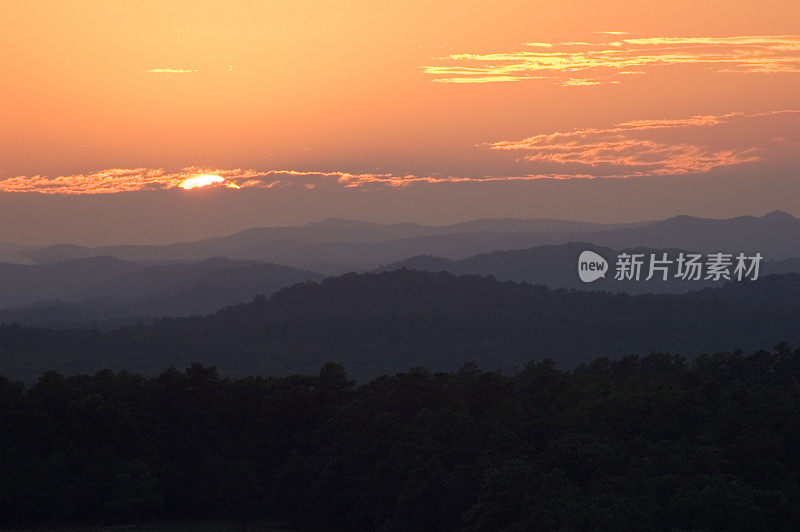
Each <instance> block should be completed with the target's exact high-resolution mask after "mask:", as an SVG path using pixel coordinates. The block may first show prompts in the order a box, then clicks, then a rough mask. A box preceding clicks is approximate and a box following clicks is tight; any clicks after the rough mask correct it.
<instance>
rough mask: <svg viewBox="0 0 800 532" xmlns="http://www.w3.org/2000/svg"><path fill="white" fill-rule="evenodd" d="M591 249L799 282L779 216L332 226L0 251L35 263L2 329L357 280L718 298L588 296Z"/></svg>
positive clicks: (7, 274) (798, 228)
mask: <svg viewBox="0 0 800 532" xmlns="http://www.w3.org/2000/svg"><path fill="white" fill-rule="evenodd" d="M587 249H588V250H594V251H596V252H597V253H599V254H600V255H603V256H605V257H607V258H608V259H609V262H613V259H614V258H615V256H616V254H617V250H621V249H626V250H628V251H631V252H640V253H645V254H648V253H657V254H660V253H663V252H668V253H669V254H670V256H673V257H674V256H677V253H678V252H679V251H680V250H687V251H698V252H713V251H726V252H730V253H737V252H739V251H743V252H748V253H752V252H756V251H758V252H761V253H762V255H763V256H764V258H765V262H764V264H763V265H762V271H761V274H762V275H766V274H769V273H787V272H798V271H800V258H795V257H800V220H798V219H796V218H794V217H792V216H790V215H788V214H786V213H782V212H773V213H770V214H768V215H766V216H762V217H748V216H744V217H739V218H732V219H727V220H710V219H702V218H693V217H688V216H679V217H675V218H670V219H668V220H664V221H660V222H652V223H642V224H621V225H620V224H616V225H614V224H612V225H604V224H591V223H583V222H571V221H563V220H549V219H534V220H517V219H487V220H475V221H471V222H464V223H460V224H454V225H450V226H443V227H432V226H423V225H416V224H389V225H382V224H375V223H370V222H360V221H353V220H341V219H330V220H325V221H323V222H318V223H312V224H307V225H305V226H303V227H282V228H281V227H278V228H260V229H251V230H247V231H242V232H240V233H236V234H234V235H231V236H228V237H222V238H213V239H207V240H202V241H198V242H190V243H182V244H173V245H168V246H110V247H109V246H107V247H100V248H88V247H81V246H74V245H66V244H65V245H59V246H49V247H45V248H26V247H23V246H15V245H11V244H8V245H0V254H4V256H8V255H9V254H11V255H13V256H14V257H16V259H17V260H20V261H26V262H28V264H0V323H20V324H28V325H48V326H65V325H68V326H77V325H86V324H87V323H91V324H93V325H98V323H97V320H116V319H125V318H128V317H131V316H139V317H154V316H186V315H191V314H208V313H211V312H213V311H215V310H217V309H219V308H221V307H223V306H226V305H232V304H236V303H242V302H247V301H250V300H252V298H253V297H255V296H256V295H259V294H267V295H268V294H270V293H272V292H274V291H275V290H278V289H280V288H283V287H286V286H290V285H292V284H294V283H297V282H302V281H305V280H308V279H311V280H317V281H318V280H321V279H323V278H324V277H325V276H326V275H333V274H337V273H338V272H341V271H352V270H356V271H359V270H360V271H364V270H368V271H379V272H380V271H391V270H396V269H399V268H408V269H412V270H420V271H431V272H437V271H448V272H451V273H455V274H480V275H493V276H495V277H496V278H497V279H499V280H512V281H527V282H530V283H535V284H544V285H546V286H549V287H552V288H559V287H562V288H575V289H582V290H607V291H612V292H617V291H622V292H627V293H632V294H637V293H659V292H663V293H683V292H687V291H690V290H697V289H700V288H704V287H707V286H713V284H712V283H711V282H705V281H692V282H687V281H681V280H677V279H670V280H669V281H666V282H665V281H661V280H652V281H649V282H646V281H628V282H620V281H615V280H614V279H613V275H612V274H611V273H610V274H609V275H607V276H606V278H605V279H600V280H598V281H596V282H594V283H592V284H584V283H581V282H580V280H579V279H578V277H577V275H576V263H577V257H578V255H579V254H580V252H581V251H583V250H587ZM98 253H105V254H106V255H96V254H98ZM208 254H218V255H221V256H216V257H214V258H210V257H209V256H208ZM388 259H391V260H388ZM270 260H272V261H273V262H268V261H270ZM59 261H61V262H59ZM275 263H280V264H284V266H279V265H277V264H275ZM304 265H305V266H304ZM312 266H314V267H312ZM611 267H612V268H613V264H612V265H611ZM717 284H719V283H717Z"/></svg>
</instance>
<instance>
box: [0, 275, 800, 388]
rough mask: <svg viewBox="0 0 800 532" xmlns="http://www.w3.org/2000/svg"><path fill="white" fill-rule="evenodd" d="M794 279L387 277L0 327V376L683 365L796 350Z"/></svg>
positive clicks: (798, 307) (797, 290) (799, 297)
mask: <svg viewBox="0 0 800 532" xmlns="http://www.w3.org/2000/svg"><path fill="white" fill-rule="evenodd" d="M798 323H800V275H796V274H787V275H782V276H772V277H767V278H764V279H761V280H759V281H755V282H743V283H731V284H729V285H726V286H724V287H722V288H718V289H708V290H702V291H699V292H693V293H689V294H683V295H652V294H648V295H640V296H630V295H627V294H610V293H605V292H580V291H568V290H563V289H561V290H551V289H547V288H545V287H543V286H536V285H529V284H516V283H512V282H498V281H496V280H494V279H492V278H484V277H479V276H454V275H451V274H449V273H428V272H414V271H409V270H399V271H395V272H385V273H380V274H348V275H344V276H341V277H337V278H332V279H327V280H325V281H323V282H321V283H315V282H306V283H301V284H297V285H294V286H292V287H290V288H286V289H283V290H280V291H278V292H277V293H275V294H274V295H273V296H271V297H269V298H267V297H259V298H256V299H255V300H254V301H252V302H251V303H247V304H242V305H237V306H234V307H229V308H226V309H223V310H221V311H219V312H217V313H216V314H214V315H211V316H207V317H193V318H173V319H162V320H158V321H156V322H154V323H152V324H139V325H133V326H128V327H123V328H120V329H116V330H113V331H108V332H98V331H91V330H53V329H27V328H22V327H16V326H2V327H0V373H5V374H7V375H10V376H13V377H19V378H25V379H32V378H34V377H35V376H36V375H38V374H40V373H41V371H43V370H45V369H55V370H59V371H62V372H66V373H76V372H94V371H97V370H99V369H101V368H105V367H109V368H112V369H121V368H125V369H130V370H133V371H140V372H144V373H146V374H152V373H154V372H157V371H160V370H161V369H162V368H163V367H164V366H165V365H168V364H175V365H178V366H184V365H188V364H190V363H192V362H198V361H199V362H203V363H208V364H214V365H217V366H219V367H220V369H221V370H222V371H223V373H225V374H229V375H245V374H251V373H269V374H289V373H296V372H306V371H311V368H318V367H319V366H320V365H321V364H322V363H324V362H326V361H337V362H340V363H342V364H344V365H345V366H346V367H347V368H348V370H349V371H350V372H351V373H352V374H353V375H354V376H356V377H357V378H359V379H366V378H370V377H372V376H375V375H378V374H382V373H392V372H395V371H397V370H402V369H407V368H410V367H413V366H425V367H428V368H431V369H432V370H447V369H452V368H457V367H459V366H460V365H461V364H463V363H464V362H466V361H469V360H474V361H476V362H477V363H479V364H480V365H481V366H482V367H486V368H506V369H511V368H515V367H521V366H523V365H524V364H525V363H526V362H528V361H530V360H532V359H541V358H544V357H550V358H552V359H554V360H555V361H556V362H557V363H558V364H559V365H561V366H574V365H575V364H578V363H580V362H584V361H589V360H592V359H594V358H596V357H598V356H610V357H619V356H622V355H626V354H630V353H635V352H649V351H664V352H674V353H680V354H683V355H687V356H693V355H697V354H699V353H703V352H707V351H717V350H722V349H726V350H731V349H736V348H742V349H744V350H753V349H756V348H757V346H761V345H774V344H775V343H777V342H778V341H781V340H786V341H789V342H792V343H795V344H798V343H800V329H798V327H797V324H798Z"/></svg>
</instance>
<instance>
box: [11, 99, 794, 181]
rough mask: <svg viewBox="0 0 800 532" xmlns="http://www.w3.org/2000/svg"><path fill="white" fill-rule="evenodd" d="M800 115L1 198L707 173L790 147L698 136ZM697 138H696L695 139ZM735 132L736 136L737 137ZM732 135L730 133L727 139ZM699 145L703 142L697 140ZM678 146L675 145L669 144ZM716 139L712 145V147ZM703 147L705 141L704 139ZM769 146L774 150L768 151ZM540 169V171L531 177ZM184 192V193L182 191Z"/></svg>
mask: <svg viewBox="0 0 800 532" xmlns="http://www.w3.org/2000/svg"><path fill="white" fill-rule="evenodd" d="M789 115H794V116H797V115H800V110H797V109H785V110H777V111H768V112H731V113H725V114H716V115H713V114H708V115H695V116H689V117H681V118H659V119H643V120H628V121H624V122H619V123H616V124H613V125H612V126H610V127H606V128H582V129H572V130H569V131H554V132H550V133H544V134H539V135H534V136H531V137H526V138H522V139H518V140H499V141H496V142H492V143H488V144H485V145H483V148H484V149H485V150H486V151H485V154H497V155H499V154H503V153H508V154H513V155H514V156H515V157H517V160H516V161H517V162H516V163H515V164H522V165H524V170H522V171H519V172H515V173H513V174H506V175H479V176H464V175H438V174H437V175H417V174H411V173H405V174H394V173H389V172H375V173H370V172H349V171H331V170H296V169H268V170H259V169H242V168H232V169H230V168H229V169H220V168H216V169H215V168H207V167H203V168H201V167H195V166H191V167H186V168H182V169H179V170H168V169H164V168H146V167H141V168H111V169H105V170H98V171H96V172H90V173H85V174H70V175H62V176H56V177H48V176H44V175H34V176H24V175H23V176H15V177H7V178H2V177H0V192H7V193H39V194H67V195H89V194H116V193H123V192H135V191H154V190H173V189H177V190H183V189H189V190H185V193H187V194H191V193H194V192H193V191H192V190H191V188H192V187H191V186H189V184H195V183H197V184H198V187H197V188H209V187H210V188H215V187H225V188H229V189H251V188H257V189H258V188H260V189H280V188H287V187H297V188H305V189H308V190H309V191H312V190H320V189H322V190H324V189H325V188H326V187H327V188H330V187H344V188H367V189H369V188H386V187H390V188H402V187H407V186H410V185H415V184H437V183H487V182H501V181H508V182H511V181H533V180H538V179H560V180H566V179H595V178H608V177H612V178H628V177H643V176H656V175H681V174H690V173H704V172H708V171H711V170H713V169H715V168H720V167H728V166H734V165H739V164H744V163H749V162H756V161H761V160H764V159H765V158H766V157H767V156H768V155H769V153H767V152H766V147H767V146H772V145H774V146H779V145H784V146H787V147H788V148H787V149H789V150H790V151H791V152H792V153H794V147H793V146H794V145H795V144H796V142H795V140H794V139H789V138H786V137H781V136H780V135H778V136H775V135H772V136H771V137H768V138H765V140H764V142H762V144H761V145H760V146H752V145H749V146H748V145H743V146H730V145H723V146H717V147H710V146H709V145H708V144H709V143H708V142H704V141H703V140H704V139H703V138H696V137H698V135H697V134H696V132H700V131H705V132H707V133H708V132H710V133H711V137H710V140H711V142H710V144H715V143H716V144H719V142H720V139H723V144H724V143H725V142H731V139H738V138H739V137H740V136H741V135H739V134H736V135H730V134H725V135H719V134H716V135H714V134H713V131H715V130H714V129H713V128H715V127H724V126H726V125H727V126H729V127H733V128H741V127H742V125H743V124H742V121H748V120H756V119H764V120H769V119H771V118H773V117H778V116H789ZM693 131H694V132H695V134H693V133H692V132H693ZM737 131H739V129H737ZM728 133H730V132H728ZM700 137H702V135H700ZM675 138H678V139H679V140H678V141H675V140H671V139H675ZM715 139H716V140H715ZM705 140H709V139H708V138H707V139H705ZM770 143H771V144H770ZM535 169H541V170H542V171H532V170H535ZM182 185H183V186H182Z"/></svg>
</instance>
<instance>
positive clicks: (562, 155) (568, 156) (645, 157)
mask: <svg viewBox="0 0 800 532" xmlns="http://www.w3.org/2000/svg"><path fill="white" fill-rule="evenodd" d="M797 113H800V111H798V110H795V109H787V110H782V111H770V112H761V113H756V112H753V113H743V112H735V113H727V114H720V115H697V116H691V117H686V118H669V119H654V120H631V121H627V122H620V123H618V124H615V125H613V126H612V127H609V128H600V129H595V128H587V129H573V130H570V131H556V132H553V133H547V134H541V135H535V136H532V137H527V138H524V139H520V140H504V141H498V142H494V143H491V144H490V145H489V148H490V149H492V150H497V151H521V152H523V153H524V156H523V159H524V160H525V161H529V162H536V163H549V164H556V165H566V166H571V167H575V168H579V169H581V170H579V173H580V174H581V175H585V174H586V173H594V174H596V173H597V172H596V171H595V172H586V170H585V168H586V167H593V168H595V169H597V168H598V167H602V168H606V169H607V172H606V173H605V176H606V177H633V176H648V175H651V176H652V175H681V174H693V173H705V172H708V171H710V170H713V169H715V168H719V167H724V166H733V165H738V164H743V163H748V162H755V161H759V160H762V158H763V156H762V154H761V153H759V152H760V149H759V148H757V147H753V146H745V147H736V148H724V149H712V148H709V147H706V146H704V145H701V144H699V143H692V142H688V141H681V142H674V141H672V142H670V141H669V140H659V139H656V138H654V137H653V135H654V134H655V133H657V132H659V131H664V130H670V129H681V130H682V131H681V138H685V137H686V136H687V132H686V129H688V128H700V127H709V126H718V125H722V124H727V123H733V122H735V121H739V120H746V119H754V118H762V117H771V116H775V115H785V114H797Z"/></svg>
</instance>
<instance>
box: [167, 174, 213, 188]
mask: <svg viewBox="0 0 800 532" xmlns="http://www.w3.org/2000/svg"><path fill="white" fill-rule="evenodd" d="M224 181H225V180H224V179H223V178H221V177H220V176H218V175H214V174H202V175H198V176H194V177H190V178H189V179H186V180H184V181H183V182H181V184H180V185H178V186H179V187H180V188H182V189H184V190H189V189H193V188H202V187H207V186H208V185H215V184H218V183H223V182H224Z"/></svg>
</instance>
